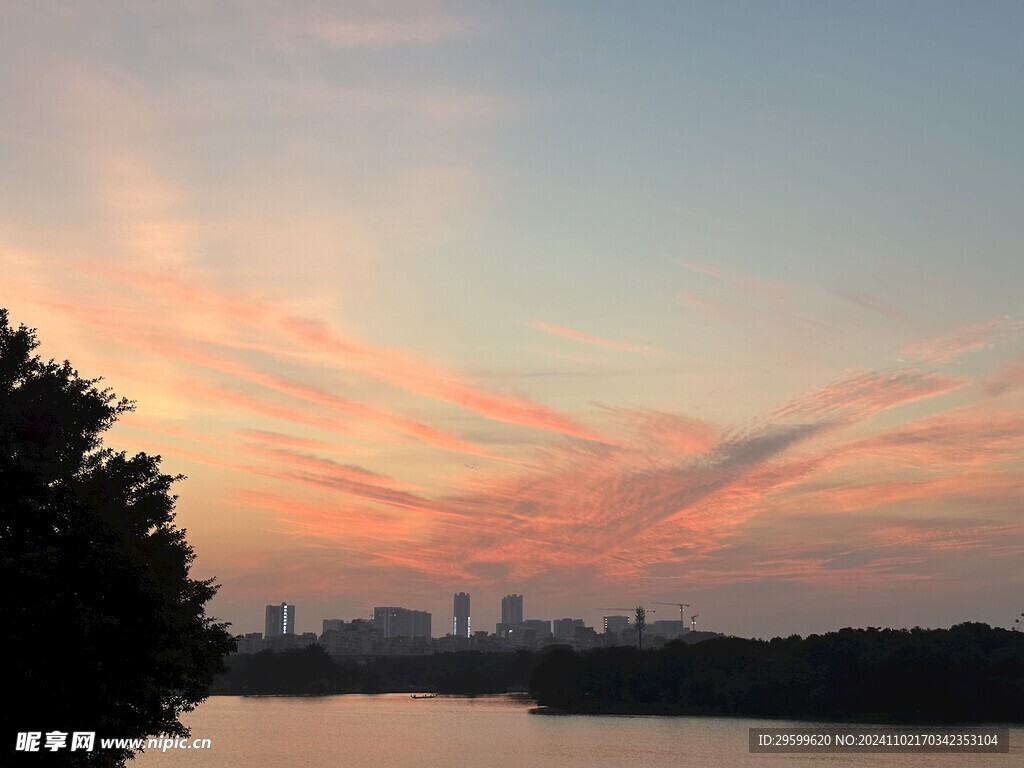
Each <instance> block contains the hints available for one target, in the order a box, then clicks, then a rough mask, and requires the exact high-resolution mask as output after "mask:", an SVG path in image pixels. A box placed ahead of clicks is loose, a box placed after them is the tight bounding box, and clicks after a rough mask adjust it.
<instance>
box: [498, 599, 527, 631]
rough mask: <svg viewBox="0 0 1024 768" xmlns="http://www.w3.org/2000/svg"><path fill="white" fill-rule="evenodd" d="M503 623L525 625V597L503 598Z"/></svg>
mask: <svg viewBox="0 0 1024 768" xmlns="http://www.w3.org/2000/svg"><path fill="white" fill-rule="evenodd" d="M501 623H502V624H522V623H523V596H522V595H505V596H504V597H503V598H501Z"/></svg>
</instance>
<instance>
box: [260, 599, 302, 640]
mask: <svg viewBox="0 0 1024 768" xmlns="http://www.w3.org/2000/svg"><path fill="white" fill-rule="evenodd" d="M294 634H295V606H294V605H288V603H281V604H280V605H268V606H267V621H266V625H265V626H264V632H263V636H264V637H277V636H278V635H294Z"/></svg>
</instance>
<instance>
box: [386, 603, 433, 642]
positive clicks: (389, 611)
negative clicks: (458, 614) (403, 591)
mask: <svg viewBox="0 0 1024 768" xmlns="http://www.w3.org/2000/svg"><path fill="white" fill-rule="evenodd" d="M430 622H431V616H430V614H429V613H428V612H427V611H412V610H409V609H408V608H399V607H397V606H382V607H379V608H374V609H373V626H374V629H376V630H377V636H378V637H380V638H383V639H389V638H393V637H408V638H410V639H413V638H427V639H429V638H430V636H431V634H430Z"/></svg>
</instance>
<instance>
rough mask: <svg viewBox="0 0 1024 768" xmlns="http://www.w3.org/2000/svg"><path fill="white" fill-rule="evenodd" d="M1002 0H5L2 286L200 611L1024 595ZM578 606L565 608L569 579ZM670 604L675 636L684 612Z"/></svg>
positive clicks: (871, 606) (712, 619)
mask: <svg viewBox="0 0 1024 768" xmlns="http://www.w3.org/2000/svg"><path fill="white" fill-rule="evenodd" d="M1021 28H1024V5H1021V4H1010V3H993V2H985V3H980V4H971V5H970V6H969V7H968V6H966V5H957V4H932V3H919V2H896V3H888V2H885V3H883V2H871V1H870V0H869V1H868V2H837V3H828V4H821V3H816V2H810V1H809V0H806V1H801V0H796V1H795V2H790V3H772V2H768V3H754V2H723V3H713V4H711V3H697V2H646V3H640V4H637V5H635V6H634V5H630V6H628V7H626V6H622V7H616V6H601V7H600V8H595V7H593V6H592V5H591V4H589V3H582V2H571V1H570V2H565V3H559V4H547V3H517V4H514V5H508V4H502V3H488V2H484V3H476V4H464V3H448V2H444V1H443V0H437V1H435V0H399V1H398V2H395V3H388V4H375V3H366V2H340V3H319V2H312V1H310V2H298V3H294V4H293V3H288V4H281V3H276V2H263V1H262V0H254V1H253V2H251V3H249V2H247V3H227V4H218V5H216V6H213V5H210V6H208V5H205V4H189V3H163V2H153V3H145V4H135V3H125V2H111V3H103V4H100V5H99V6H95V7H93V6H88V7H87V6H80V5H77V4H46V3H6V4H5V5H4V25H3V27H2V29H0V62H2V64H3V66H0V96H2V98H0V117H2V120H0V199H2V201H3V205H2V206H0V274H2V275H3V280H2V281H0V306H2V307H6V308H7V309H9V311H10V321H11V323H12V324H14V325H17V324H19V323H24V324H26V325H28V326H30V327H34V328H36V329H37V330H38V338H39V339H40V341H41V347H40V349H39V352H40V354H41V355H42V356H43V357H44V358H45V359H48V358H50V357H53V358H55V359H57V360H64V359H68V360H70V361H71V362H72V363H73V365H74V366H75V367H76V368H77V369H78V370H79V371H80V372H81V374H82V375H83V376H85V377H89V378H92V377H103V381H102V384H101V386H102V387H110V388H111V390H112V391H113V392H115V393H117V395H119V396H124V397H127V398H130V399H131V400H133V401H134V402H135V403H136V409H135V410H134V412H131V413H126V414H124V415H123V417H122V418H120V419H119V420H118V422H117V424H116V425H115V426H114V427H113V429H112V430H111V431H110V432H109V433H108V435H107V437H106V441H107V445H108V446H109V447H110V448H112V449H114V450H124V451H127V452H128V453H130V454H133V453H135V452H136V451H145V452H147V453H150V454H158V455H160V456H161V457H162V460H161V467H162V470H163V471H165V472H167V473H169V474H171V475H177V474H179V473H180V474H181V475H184V476H185V478H186V479H183V480H181V481H180V482H178V483H176V484H175V485H174V486H173V493H175V494H177V496H178V501H177V524H178V526H179V527H180V528H183V529H185V530H186V531H187V537H188V541H189V542H190V544H192V545H193V546H194V547H195V550H196V555H197V557H196V560H195V562H194V564H193V574H194V576H195V577H196V578H200V579H206V578H215V579H216V581H217V583H219V584H220V585H221V587H220V591H219V593H218V594H217V596H216V597H215V598H214V599H213V600H212V602H211V603H210V605H209V607H208V612H209V614H210V615H212V616H215V617H217V618H218V619H219V620H221V621H228V622H231V624H232V631H234V632H237V633H243V632H247V631H254V630H258V629H259V627H260V625H259V621H260V617H261V616H262V615H263V612H264V610H265V606H266V605H272V604H280V601H281V599H287V600H288V604H294V606H296V607H297V611H298V613H297V618H298V624H297V626H296V628H295V629H296V632H299V633H302V632H307V631H316V630H317V629H318V628H319V626H318V624H317V622H319V621H320V620H321V619H322V618H328V617H345V618H352V617H367V616H368V615H369V614H368V611H372V609H373V608H374V607H375V606H411V607H414V608H416V609H417V610H422V611H425V612H429V613H430V614H432V616H433V617H435V625H436V627H435V628H436V630H437V631H440V629H441V627H443V626H448V625H450V623H451V621H452V618H453V616H452V608H453V605H452V595H454V594H456V593H459V592H466V593H469V594H471V595H472V596H473V604H474V605H473V612H472V624H473V627H474V628H479V629H487V630H488V631H490V629H491V628H493V627H494V626H495V624H496V623H497V622H499V621H500V619H501V613H500V610H501V604H500V600H501V597H502V596H503V595H512V594H516V595H524V596H525V598H526V602H527V606H526V614H527V615H526V617H525V618H531V617H549V618H551V619H556V618H564V617H568V616H572V617H579V618H583V619H585V620H586V621H587V622H588V624H591V623H592V622H594V621H598V620H599V619H600V617H601V615H603V613H602V609H603V607H605V606H629V605H636V604H643V605H645V606H647V605H655V604H657V603H669V604H670V605H657V612H656V613H654V612H653V611H652V613H654V616H653V617H652V620H657V619H673V618H678V611H675V610H674V609H673V608H672V607H671V604H672V603H687V604H690V605H692V606H694V608H693V609H690V610H691V611H699V614H700V616H701V619H700V621H701V623H702V626H706V627H708V628H709V629H714V630H715V631H719V632H723V633H727V634H735V635H739V636H745V637H759V636H760V637H768V636H772V635H788V634H791V633H799V634H804V635H806V634H808V633H810V632H824V631H829V630H834V629H838V628H841V627H845V626H859V627H863V626H892V627H912V626H916V625H920V626H926V627H940V626H941V627H946V626H950V625H952V624H955V623H958V622H961V621H967V620H971V621H984V622H987V623H990V624H993V625H997V626H1006V625H1008V623H1009V622H1011V621H1012V620H1013V617H1015V616H1017V615H1018V614H1020V612H1021V611H1022V610H1024V605H1022V604H1021V603H1022V601H1021V598H1020V595H1021V593H1022V588H1024V569H1022V568H1021V567H1020V563H1021V562H1022V558H1024V301H1022V299H1021V297H1020V286H1021V285H1024V259H1022V258H1021V253H1022V252H1024V221H1022V219H1021V217H1020V215H1019V212H1018V208H1019V201H1020V200H1021V199H1024V145H1022V142H1021V141H1020V139H1019V137H1020V136H1021V135H1024V110H1022V107H1021V98H1020V96H1019V90H1020V88H1019V82H1018V81H1019V73H1020V72H1021V71H1022V70H1024V49H1022V47H1021V46H1020V44H1019V40H1018V37H1019V30H1020V29H1021ZM574 606H576V607H574ZM689 615H690V614H689V613H687V619H688V618H689Z"/></svg>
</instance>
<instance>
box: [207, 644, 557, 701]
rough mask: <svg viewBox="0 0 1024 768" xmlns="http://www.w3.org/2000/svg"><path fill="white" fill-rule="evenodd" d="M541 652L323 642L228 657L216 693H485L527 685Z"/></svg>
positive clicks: (217, 679)
mask: <svg viewBox="0 0 1024 768" xmlns="http://www.w3.org/2000/svg"><path fill="white" fill-rule="evenodd" d="M539 659H540V657H539V656H538V655H537V654H534V653H529V652H526V651H519V652H516V653H480V652H478V651H460V652H457V653H438V654H432V655H429V656H378V657H375V658H371V659H366V660H361V661H356V660H353V659H332V658H331V657H330V656H329V655H328V654H327V652H326V651H324V649H323V648H321V647H320V646H319V645H311V646H309V647H308V648H305V649H302V650H292V651H283V652H280V653H278V652H274V651H261V652H260V653H256V654H252V655H238V656H232V657H230V658H228V659H227V667H228V669H227V671H226V672H225V673H224V674H222V675H219V676H218V677H217V678H216V679H215V680H214V682H213V686H212V687H211V690H210V692H211V693H212V694H241V695H254V694H260V695H264V694H265V695H309V694H329V693H383V692H392V691H395V692H415V691H429V692H434V693H459V694H484V693H505V692H507V691H510V690H512V691H515V690H520V691H525V690H526V687H527V684H528V683H529V681H530V675H531V674H532V673H533V670H534V668H535V667H536V666H537V663H538V662H539Z"/></svg>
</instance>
